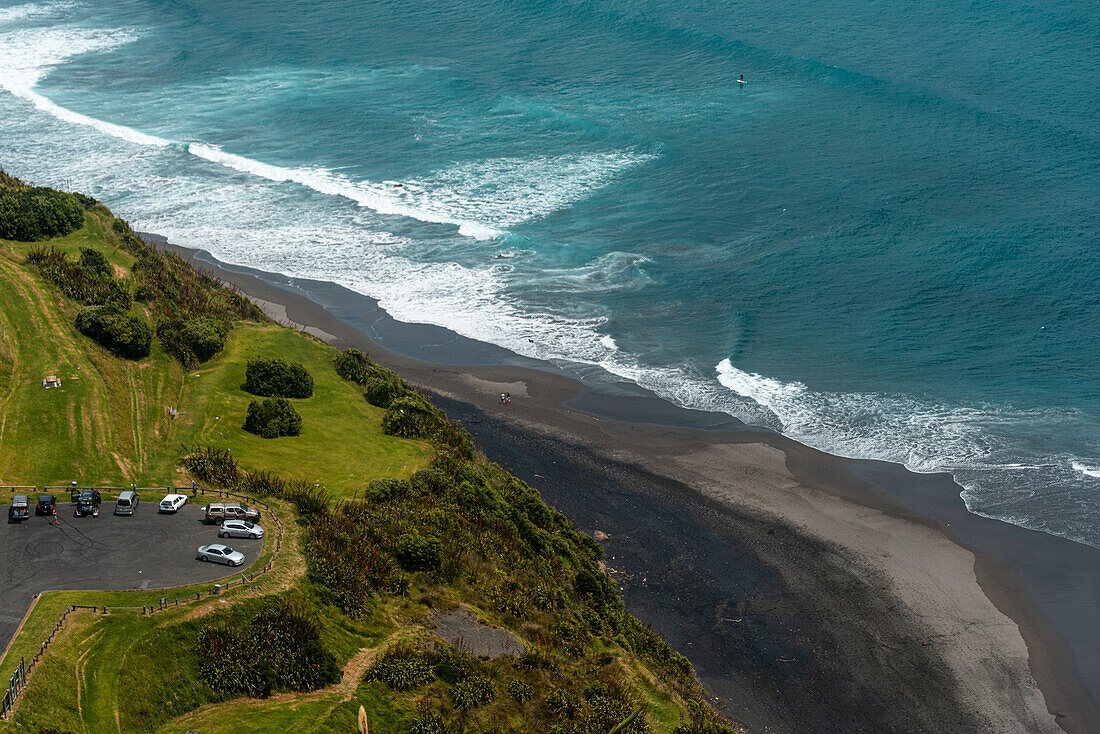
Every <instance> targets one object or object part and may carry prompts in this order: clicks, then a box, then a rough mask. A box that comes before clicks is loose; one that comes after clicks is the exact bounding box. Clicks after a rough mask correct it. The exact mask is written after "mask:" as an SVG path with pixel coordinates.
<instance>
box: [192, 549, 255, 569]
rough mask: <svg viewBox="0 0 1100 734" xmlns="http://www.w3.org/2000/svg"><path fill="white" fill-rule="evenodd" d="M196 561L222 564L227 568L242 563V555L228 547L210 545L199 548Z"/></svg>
mask: <svg viewBox="0 0 1100 734" xmlns="http://www.w3.org/2000/svg"><path fill="white" fill-rule="evenodd" d="M198 560H200V561H213V562H214V563H224V564H225V565H227V566H239V565H241V564H242V563H244V553H241V552H240V551H235V550H233V549H232V548H230V547H229V546H228V545H222V544H221V543H212V544H210V545H203V546H199V556H198Z"/></svg>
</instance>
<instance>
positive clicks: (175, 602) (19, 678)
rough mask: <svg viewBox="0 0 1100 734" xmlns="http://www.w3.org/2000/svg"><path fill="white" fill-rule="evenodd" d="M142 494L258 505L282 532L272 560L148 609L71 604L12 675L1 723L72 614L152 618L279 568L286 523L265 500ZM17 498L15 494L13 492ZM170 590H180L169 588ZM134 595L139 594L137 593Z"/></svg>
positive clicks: (182, 490) (191, 490)
mask: <svg viewBox="0 0 1100 734" xmlns="http://www.w3.org/2000/svg"><path fill="white" fill-rule="evenodd" d="M8 488H9V487H7V486H0V491H3V490H6V489H8ZM14 489H29V490H34V489H36V488H35V487H14V488H13V490H14ZM44 489H47V490H49V489H59V490H60V489H69V490H71V489H73V487H72V485H62V486H56V487H50V486H47V487H45V488H44ZM76 489H97V490H99V491H100V493H102V492H103V491H104V490H112V489H118V490H124V489H126V488H125V487H76ZM141 490H157V491H160V490H164V491H165V493H172V492H175V493H176V494H189V495H191V496H192V497H197V496H199V495H200V494H201V495H202V496H206V495H207V494H211V495H215V496H218V497H225V498H229V497H233V498H237V499H242V500H246V501H247V502H248V503H249V504H253V505H258V506H260V507H262V508H263V509H264V510H266V511H267V512H268V514H269V515H270V516H271V517H272V519H274V520H275V525H276V527H277V528H278V532H277V533H276V534H275V545H274V547H273V548H272V549H271V558H269V559H268V561H267V564H266V565H264V567H263V568H261V569H259V570H257V571H253V572H251V573H248V574H242V575H241V576H240V577H238V578H234V579H229V580H228V581H219V582H217V583H215V584H213V585H211V586H208V587H206V589H204V590H200V591H196V592H194V593H192V594H186V595H185V596H181V597H177V598H175V599H171V600H169V599H168V597H167V596H164V597H161V599H160V602H159V603H158V604H152V605H144V606H140V607H114V606H90V605H86V604H70V605H69V606H67V607H66V608H65V611H64V612H62V613H61V616H60V617H58V619H57V624H55V625H54V626H53V629H52V630H50V634H49V635H48V636H47V637H46V639H45V640H43V642H42V644H41V645H39V647H38V652H36V653H35V655H34V657H33V658H31V662H30V664H29V665H28V664H26V661H25V660H24V659H23V658H20V659H19V665H18V666H17V667H16V669H15V672H14V673H12V677H11V679H10V680H9V681H8V690H7V692H6V693H5V694H4V697H3V698H2V699H0V720H2V719H6V718H7V717H8V716H9V714H10V713H11V711H12V709H13V708H14V707H15V703H16V700H17V699H18V698H19V694H20V693H22V692H23V690H24V689H25V688H26V687H27V679H28V678H29V677H30V674H31V671H33V670H34V666H35V665H37V664H38V661H39V660H40V659H41V658H42V656H43V655H45V654H46V650H47V648H49V646H50V643H51V642H53V638H54V637H55V636H56V635H57V633H58V632H60V631H61V627H62V626H63V625H64V624H65V619H66V618H67V617H68V616H69V614H71V613H72V612H77V611H90V612H93V613H96V614H110V613H111V612H121V611H135V612H136V611H138V610H139V609H140V610H141V613H142V614H143V615H147V616H152V615H153V614H156V613H157V612H162V611H164V610H166V609H168V608H170V607H178V606H180V605H181V604H189V603H191V602H194V601H197V600H199V599H202V598H204V597H209V596H215V595H218V594H221V593H222V592H223V591H225V590H226V589H229V588H231V587H233V586H241V585H243V584H246V583H251V582H252V581H253V580H255V578H256V577H257V576H262V575H264V574H265V573H267V572H268V571H270V570H271V569H272V568H273V567H274V566H275V561H276V560H277V559H278V557H279V551H280V550H281V549H282V547H283V521H282V520H281V519H279V515H278V513H276V512H275V510H274V509H273V508H272V506H271V505H270V504H268V503H267V502H264V501H263V500H259V499H253V498H252V497H251V496H248V495H243V494H240V493H238V492H232V491H230V490H227V489H208V488H205V487H198V486H195V487H176V488H174V489H173V488H169V487H138V488H137V489H136V490H135V491H138V492H140V491H141ZM12 493H13V494H14V491H13V492H12ZM169 588H178V587H166V589H165V590H167V589H169ZM134 591H139V590H137V589H135V590H134ZM140 591H149V590H148V589H140Z"/></svg>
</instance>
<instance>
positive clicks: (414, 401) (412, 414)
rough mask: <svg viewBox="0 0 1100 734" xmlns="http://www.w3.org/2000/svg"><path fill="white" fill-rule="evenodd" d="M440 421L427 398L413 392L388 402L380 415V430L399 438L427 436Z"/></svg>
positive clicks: (435, 428) (437, 426)
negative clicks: (387, 405)
mask: <svg viewBox="0 0 1100 734" xmlns="http://www.w3.org/2000/svg"><path fill="white" fill-rule="evenodd" d="M442 422H443V421H442V419H441V418H440V416H439V414H438V413H437V411H436V408H435V407H434V406H433V405H432V404H431V403H429V402H428V399H427V398H425V397H424V396H423V395H418V394H415V393H414V394H412V395H406V396H404V397H400V398H397V399H396V400H394V401H393V402H392V403H390V407H389V408H387V409H386V414H385V415H384V416H382V431H383V432H385V433H388V434H389V435H391V436H400V437H401V438H428V437H429V436H430V435H431V434H432V433H433V432H435V431H436V430H437V429H438V428H439V426H440V425H441V424H442Z"/></svg>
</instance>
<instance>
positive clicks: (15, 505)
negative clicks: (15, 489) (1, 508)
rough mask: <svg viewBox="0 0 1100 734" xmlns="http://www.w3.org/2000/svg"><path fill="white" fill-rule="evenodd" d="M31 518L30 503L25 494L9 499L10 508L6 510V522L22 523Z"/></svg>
mask: <svg viewBox="0 0 1100 734" xmlns="http://www.w3.org/2000/svg"><path fill="white" fill-rule="evenodd" d="M30 516H31V501H30V499H29V498H28V497H27V495H25V494H17V495H15V496H14V497H12V498H11V507H10V508H8V522H22V521H24V520H26V519H27V518H28V517H30Z"/></svg>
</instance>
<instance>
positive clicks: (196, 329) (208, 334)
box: [180, 317, 229, 362]
mask: <svg viewBox="0 0 1100 734" xmlns="http://www.w3.org/2000/svg"><path fill="white" fill-rule="evenodd" d="M180 336H181V338H182V340H183V343H184V344H185V345H186V346H187V348H188V349H190V350H191V351H192V352H193V353H194V355H195V356H196V357H197V358H198V360H199V361H200V362H205V361H206V360H208V359H210V358H211V357H213V356H214V355H215V354H217V353H218V352H220V351H221V350H222V347H224V346H225V338H226V337H227V336H229V325H228V324H226V323H225V322H223V321H218V320H217V319H212V318H208V317H200V318H197V319H191V320H189V321H185V322H184V324H183V328H182V329H181V330H180Z"/></svg>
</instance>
